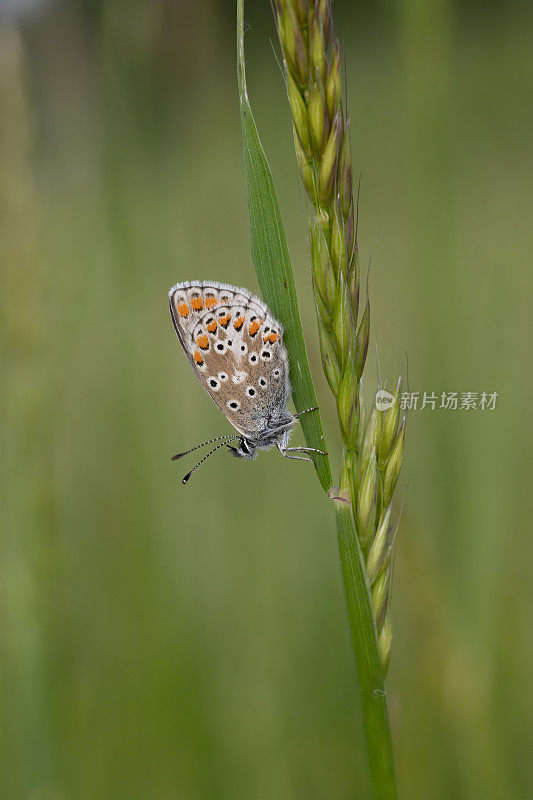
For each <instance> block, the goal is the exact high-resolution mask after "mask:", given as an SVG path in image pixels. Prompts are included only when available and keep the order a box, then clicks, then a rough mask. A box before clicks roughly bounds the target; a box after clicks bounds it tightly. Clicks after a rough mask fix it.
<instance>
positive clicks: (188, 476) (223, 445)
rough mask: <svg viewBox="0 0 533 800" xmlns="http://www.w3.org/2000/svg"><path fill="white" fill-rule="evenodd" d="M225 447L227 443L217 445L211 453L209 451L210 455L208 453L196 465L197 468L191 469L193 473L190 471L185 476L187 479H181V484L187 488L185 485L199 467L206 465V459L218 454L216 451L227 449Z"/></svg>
mask: <svg viewBox="0 0 533 800" xmlns="http://www.w3.org/2000/svg"><path fill="white" fill-rule="evenodd" d="M225 445H226V442H222V444H217V446H216V447H213V449H212V450H210V451H209V453H208V454H207V455H206V456H204V457H203V458H202V460H201V461H199V462H198V464H196V465H195V466H194V467H193V468H192V469H191V471H190V472H188V473H187V474H186V475H185V477H183V478H182V479H181V482H182V483H183V485H184V486H185V484H186V483H187V482H188V480H189V478H190V477H191V475H192V474H193V472H194V470H195V469H198V467H199V466H200V464H203V463H204V461H205V460H206V458H209V456H212V455H213V453H216V451H217V450H220V448H221V447H225Z"/></svg>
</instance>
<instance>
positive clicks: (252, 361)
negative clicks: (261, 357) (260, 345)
mask: <svg viewBox="0 0 533 800" xmlns="http://www.w3.org/2000/svg"><path fill="white" fill-rule="evenodd" d="M256 361H257V353H250V364H255V362H256Z"/></svg>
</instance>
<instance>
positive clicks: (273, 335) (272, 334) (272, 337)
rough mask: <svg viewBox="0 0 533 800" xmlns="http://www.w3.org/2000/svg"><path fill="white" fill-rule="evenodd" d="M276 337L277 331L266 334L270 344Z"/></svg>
mask: <svg viewBox="0 0 533 800" xmlns="http://www.w3.org/2000/svg"><path fill="white" fill-rule="evenodd" d="M277 338H278V334H277V333H270V334H269V336H268V341H269V342H270V344H274V342H275V341H276V339H277Z"/></svg>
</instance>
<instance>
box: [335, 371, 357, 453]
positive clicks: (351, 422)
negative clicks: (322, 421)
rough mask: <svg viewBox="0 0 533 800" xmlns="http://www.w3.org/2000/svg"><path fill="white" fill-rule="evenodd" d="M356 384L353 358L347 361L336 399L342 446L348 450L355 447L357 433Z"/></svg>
mask: <svg viewBox="0 0 533 800" xmlns="http://www.w3.org/2000/svg"><path fill="white" fill-rule="evenodd" d="M357 388H358V382H357V373H356V370H355V362H354V359H353V356H352V357H350V358H349V359H348V363H347V365H346V369H345V370H344V375H343V376H342V380H341V384H340V387H339V395H338V397H337V413H338V415H339V422H340V425H341V432H342V437H343V440H344V444H345V445H346V447H347V448H348V449H349V450H352V449H353V448H354V446H355V434H356V432H357V422H358V414H357V406H358V392H357Z"/></svg>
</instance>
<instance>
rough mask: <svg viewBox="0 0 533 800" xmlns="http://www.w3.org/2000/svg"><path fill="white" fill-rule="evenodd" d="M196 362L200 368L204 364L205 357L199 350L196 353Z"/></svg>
mask: <svg viewBox="0 0 533 800" xmlns="http://www.w3.org/2000/svg"><path fill="white" fill-rule="evenodd" d="M194 360H195V362H196V363H197V364H198V366H199V367H201V366H202V364H203V363H204V357H203V355H202V354H201V353H200V352H199V351H198V350H195V351H194Z"/></svg>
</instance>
